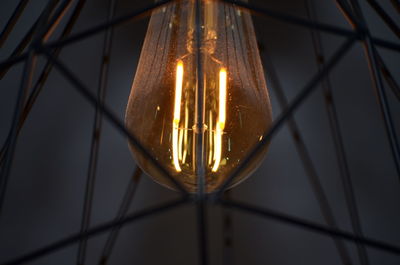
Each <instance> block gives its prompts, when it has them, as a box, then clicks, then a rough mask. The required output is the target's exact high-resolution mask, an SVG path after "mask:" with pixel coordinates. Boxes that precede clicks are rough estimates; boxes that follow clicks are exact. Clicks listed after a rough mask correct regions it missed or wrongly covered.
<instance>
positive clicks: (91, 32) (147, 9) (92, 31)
mask: <svg viewBox="0 0 400 265" xmlns="http://www.w3.org/2000/svg"><path fill="white" fill-rule="evenodd" d="M172 1H173V0H161V1H157V2H155V3H153V4H151V5H148V6H146V7H144V8H141V9H139V10H135V11H133V12H131V13H129V14H128V15H124V16H121V17H117V18H114V19H113V20H111V21H108V22H105V23H102V24H100V25H97V26H95V27H93V28H91V29H88V30H84V31H82V32H79V33H76V34H74V35H72V36H70V37H68V38H65V39H62V40H57V41H49V42H48V43H47V44H46V45H45V47H46V48H55V47H61V46H64V45H67V44H70V43H73V42H76V41H79V40H82V39H84V38H87V37H89V36H91V35H94V34H98V33H100V32H102V31H104V30H106V29H108V28H110V27H112V26H117V25H121V24H123V23H126V22H129V21H130V20H132V19H135V18H137V17H139V16H142V15H144V14H145V13H146V12H150V11H152V10H154V9H156V8H158V7H161V6H163V5H165V4H167V3H170V2H172Z"/></svg>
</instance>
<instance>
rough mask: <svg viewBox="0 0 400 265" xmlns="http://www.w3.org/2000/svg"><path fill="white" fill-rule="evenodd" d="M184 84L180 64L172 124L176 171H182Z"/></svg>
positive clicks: (173, 155) (178, 66) (177, 71)
mask: <svg viewBox="0 0 400 265" xmlns="http://www.w3.org/2000/svg"><path fill="white" fill-rule="evenodd" d="M182 84H183V63H182V61H179V62H178V65H177V66H176V81H175V103H174V120H173V122H172V157H173V163H174V166H175V169H176V171H178V172H180V171H182V169H181V167H180V166H179V159H178V130H179V121H180V116H181V97H182Z"/></svg>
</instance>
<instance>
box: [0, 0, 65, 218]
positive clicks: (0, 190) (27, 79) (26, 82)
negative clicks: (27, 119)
mask: <svg viewBox="0 0 400 265" xmlns="http://www.w3.org/2000/svg"><path fill="white" fill-rule="evenodd" d="M56 1H57V0H53V1H50V2H49V3H48V4H47V6H46V7H45V9H44V11H43V13H42V15H41V16H40V20H39V22H38V26H37V28H36V29H35V32H34V36H33V38H34V40H33V43H34V44H37V43H39V42H41V40H42V38H43V34H42V31H43V29H44V28H45V26H46V20H47V19H48V17H49V16H50V14H51V11H52V9H53V6H54V3H55V2H56ZM28 54H29V55H28V59H27V61H26V62H25V67H24V70H23V76H22V80H21V85H20V89H19V91H18V95H17V100H16V105H15V109H14V115H13V119H12V123H11V128H10V131H9V136H8V138H9V139H10V144H9V148H7V150H6V152H5V155H4V156H5V158H4V165H3V167H2V168H1V171H0V215H1V213H2V209H3V205H4V200H5V194H6V190H7V184H8V179H9V176H10V173H11V166H12V162H13V158H14V153H15V149H16V145H17V135H18V133H17V130H18V121H19V119H20V117H21V113H22V109H23V106H24V102H25V100H26V97H27V94H28V91H29V89H30V86H31V83H32V77H33V72H34V69H35V66H36V54H35V50H34V47H33V45H31V47H30V49H29V53H28Z"/></svg>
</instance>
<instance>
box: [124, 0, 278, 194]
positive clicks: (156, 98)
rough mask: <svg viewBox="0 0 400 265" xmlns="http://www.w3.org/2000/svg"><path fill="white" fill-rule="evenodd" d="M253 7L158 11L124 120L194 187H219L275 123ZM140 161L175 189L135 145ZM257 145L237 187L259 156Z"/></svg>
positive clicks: (209, 2) (206, 2) (200, 4)
mask: <svg viewBox="0 0 400 265" xmlns="http://www.w3.org/2000/svg"><path fill="white" fill-rule="evenodd" d="M271 117H272V115H271V107H270V100H269V95H268V91H267V87H266V83H265V78H264V74H263V68H262V65H261V60H260V57H259V52H258V49H257V42H256V37H255V33H254V28H253V24H252V20H251V16H250V14H249V13H247V12H245V11H243V10H241V9H238V8H236V7H234V6H233V5H231V4H226V3H222V2H219V1H215V0H180V1H174V2H172V3H170V4H168V5H165V6H163V7H161V8H158V9H156V10H155V11H153V13H152V15H151V18H150V22H149V26H148V30H147V34H146V37H145V41H144V44H143V48H142V52H141V55H140V60H139V64H138V67H137V71H136V75H135V78H134V81H133V85H132V90H131V93H130V96H129V101H128V106H127V109H126V117H125V119H126V126H127V128H128V129H129V131H130V132H131V133H132V134H134V135H135V136H136V137H137V138H138V139H139V141H140V142H141V143H142V144H143V146H144V147H146V148H147V149H148V150H149V151H150V152H151V154H152V155H153V156H154V157H155V158H156V160H157V161H158V162H159V163H161V164H162V165H163V166H164V167H165V168H166V169H167V170H168V171H169V173H170V174H171V176H172V177H174V178H176V179H177V180H178V181H180V182H181V183H182V184H183V186H184V187H186V188H187V190H188V191H190V192H195V191H196V190H197V182H198V177H199V176H202V175H203V176H204V177H205V181H206V191H207V192H212V191H214V190H215V189H217V188H218V187H219V186H220V185H221V184H222V183H223V182H224V180H226V179H227V178H228V177H229V174H230V173H231V172H232V170H233V169H234V168H235V167H237V166H238V165H239V163H240V162H241V160H242V159H243V158H244V157H245V156H246V155H247V154H248V153H249V151H250V150H252V149H253V148H254V146H255V145H256V144H257V143H258V142H259V141H260V140H261V139H262V136H263V134H264V133H265V132H266V130H268V129H269V127H270V125H271V122H272V118H271ZM130 148H131V150H132V152H133V154H134V156H135V158H136V161H137V163H138V165H139V166H140V167H141V168H142V169H143V171H144V172H146V173H147V174H148V175H150V176H151V177H152V178H153V179H154V180H155V181H156V182H158V183H160V184H162V185H165V186H167V187H170V188H173V185H172V183H170V182H169V181H168V179H166V178H165V177H164V176H162V174H161V173H160V172H159V170H158V169H157V168H156V167H155V166H154V165H153V164H152V163H151V162H149V161H148V160H147V159H146V158H145V157H144V156H143V155H142V154H141V153H140V152H139V151H138V150H136V149H135V147H134V146H133V145H130ZM266 149H267V147H265V148H264V149H263V150H262V151H260V152H259V153H258V154H257V155H256V157H255V158H254V160H253V161H252V162H251V163H249V164H248V165H246V168H245V170H243V171H242V172H241V174H240V175H239V176H237V177H236V179H234V181H233V182H232V186H233V185H235V184H237V183H239V182H240V181H242V180H243V179H245V178H246V177H247V176H249V175H250V174H251V173H252V172H253V171H254V170H255V169H256V168H257V167H258V166H259V164H260V163H261V160H262V158H263V157H264V155H265V153H266V151H267V150H266Z"/></svg>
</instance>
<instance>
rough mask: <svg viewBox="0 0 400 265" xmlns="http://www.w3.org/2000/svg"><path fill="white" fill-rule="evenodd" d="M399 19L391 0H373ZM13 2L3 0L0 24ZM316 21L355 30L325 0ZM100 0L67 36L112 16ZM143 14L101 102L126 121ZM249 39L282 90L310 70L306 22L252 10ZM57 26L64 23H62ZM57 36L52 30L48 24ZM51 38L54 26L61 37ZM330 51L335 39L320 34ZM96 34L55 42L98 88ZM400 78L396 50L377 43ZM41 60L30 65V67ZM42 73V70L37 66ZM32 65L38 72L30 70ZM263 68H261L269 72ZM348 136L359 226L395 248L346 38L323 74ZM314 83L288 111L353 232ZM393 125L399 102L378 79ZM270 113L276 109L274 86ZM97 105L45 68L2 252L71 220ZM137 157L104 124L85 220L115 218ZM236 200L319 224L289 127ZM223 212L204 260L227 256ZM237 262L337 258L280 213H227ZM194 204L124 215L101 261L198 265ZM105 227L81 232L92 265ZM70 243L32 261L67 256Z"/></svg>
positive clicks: (386, 189) (123, 6)
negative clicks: (338, 57) (133, 217)
mask: <svg viewBox="0 0 400 265" xmlns="http://www.w3.org/2000/svg"><path fill="white" fill-rule="evenodd" d="M46 2H47V1H45V0H35V1H31V2H30V3H29V5H28V7H27V9H26V12H25V14H24V15H23V16H22V18H21V20H20V21H19V23H18V24H17V25H16V28H15V31H14V32H13V33H12V34H11V36H10V39H9V40H8V41H7V42H6V44H5V45H4V46H3V47H2V48H1V53H0V56H1V57H0V58H1V59H5V58H7V56H8V55H9V54H10V53H11V51H12V50H13V48H14V47H15V45H16V43H18V41H19V40H20V39H21V38H22V36H23V35H24V34H25V32H26V31H27V30H28V28H29V27H30V26H31V25H32V23H33V21H35V19H36V18H37V16H38V15H39V14H40V12H41V11H42V9H43V7H44V5H45V4H46ZM118 2H119V3H118V8H117V15H122V14H126V13H127V12H129V11H130V10H135V9H137V8H139V7H140V6H144V5H145V4H146V1H138V0H137V1H132V0H130V1H128V0H120V1H118ZM251 2H252V3H257V4H259V5H261V6H266V7H270V8H273V9H275V10H279V11H282V12H286V13H289V14H292V15H296V16H300V17H306V12H305V8H304V2H303V1H295V0H292V1H291V0H280V1H272V0H268V1H267V0H259V1H251ZM360 2H362V6H363V8H364V9H363V10H364V13H365V15H366V18H367V19H368V25H369V26H370V27H371V30H372V33H373V34H374V35H376V36H379V37H383V38H385V39H388V40H392V41H397V42H398V39H396V37H395V36H394V35H393V34H392V33H391V32H390V31H389V30H388V29H387V28H386V27H385V25H384V24H383V23H382V22H381V21H380V19H379V17H377V15H376V14H374V12H373V11H372V10H371V9H370V8H369V7H368V6H367V5H366V4H365V1H362V0H360ZM379 2H380V3H381V4H382V5H383V6H384V7H385V9H386V10H387V12H388V13H389V14H390V15H391V16H392V17H393V18H394V20H395V21H396V22H397V23H400V19H399V14H398V13H396V12H395V10H394V9H393V8H392V6H391V5H390V1H389V0H382V1H379ZM17 3H18V1H15V0H2V1H1V2H0V28H2V27H4V25H5V23H6V21H7V20H8V18H9V17H10V15H11V14H12V12H13V10H14V8H15V7H16V5H17ZM314 4H315V7H316V11H317V15H318V19H319V20H320V21H323V22H326V23H330V24H333V25H340V26H343V27H345V28H348V29H350V27H349V25H348V24H347V22H346V21H345V20H344V18H343V17H342V15H341V13H340V12H339V11H338V9H337V8H336V6H335V4H334V1H330V0H324V1H316V0H315V1H314ZM107 6H108V1H105V0H91V1H88V3H87V5H86V6H85V8H84V10H83V12H82V15H81V17H80V19H79V21H78V23H77V26H76V27H75V29H74V31H73V32H78V31H80V30H83V29H87V28H90V27H91V26H94V25H97V24H98V23H100V22H103V21H105V20H106V18H107ZM147 21H148V20H147V18H143V19H141V20H136V21H134V22H132V23H126V24H123V25H122V26H119V27H118V28H116V30H115V35H114V43H113V50H112V59H111V68H110V76H109V82H108V86H107V101H106V103H107V105H108V106H109V107H111V108H112V109H113V111H114V112H115V113H116V114H117V115H118V116H119V117H120V118H121V119H123V117H124V111H125V107H126V102H127V99H128V95H129V90H130V86H131V83H132V78H133V75H134V73H135V68H136V64H137V61H138V57H139V53H140V49H141V45H142V42H143V38H144V35H145V32H146V26H147ZM254 23H255V26H256V30H257V33H258V36H257V37H258V40H259V41H260V42H261V43H262V45H263V46H264V47H266V48H267V49H268V54H269V56H268V57H267V56H265V53H262V54H261V56H262V59H263V61H265V60H270V61H271V62H272V63H273V64H274V65H275V67H276V69H277V71H278V74H279V77H280V79H281V82H282V84H283V87H284V90H285V93H286V94H287V96H288V97H289V99H291V98H293V97H294V96H295V95H296V94H297V93H298V92H299V91H300V89H301V87H302V86H303V85H304V84H305V83H306V82H307V81H308V80H309V79H310V78H311V77H312V76H313V74H314V73H315V72H316V70H317V68H316V64H315V58H314V54H313V49H312V45H311V44H312V43H311V37H310V32H309V30H307V29H305V28H301V27H297V26H293V25H288V24H284V23H281V22H277V21H275V20H272V19H267V18H260V17H254ZM61 25H62V24H61ZM56 33H57V32H56ZM56 35H57V34H56ZM322 38H323V45H324V49H325V51H326V53H327V55H328V57H329V55H331V54H332V53H333V52H334V50H335V49H337V47H338V46H339V45H340V44H341V43H342V42H343V38H342V37H337V36H333V35H329V34H325V33H324V34H322ZM102 43H103V35H102V34H97V35H95V36H93V37H90V38H88V39H86V40H83V41H79V42H77V43H74V44H72V45H69V46H67V47H66V48H64V49H63V51H62V54H61V56H60V58H61V59H62V61H63V62H65V63H66V64H67V65H68V67H70V69H72V70H73V72H74V73H75V74H76V75H77V76H78V77H79V78H80V80H82V82H84V83H85V84H86V85H88V86H89V87H90V88H91V89H92V90H93V91H96V88H97V83H98V75H99V68H100V54H101V49H102ZM379 51H380V52H381V55H382V56H383V58H384V59H385V61H386V63H387V65H388V66H389V67H390V69H391V71H392V74H393V75H394V76H395V78H397V81H398V82H400V78H399V77H400V54H396V53H394V52H391V51H387V50H383V49H379ZM44 62H45V61H44V59H43V58H41V59H40V61H39V68H38V69H41V67H42V66H43V63H44ZM21 71H22V64H19V65H17V66H15V67H13V68H12V70H11V71H10V72H9V73H8V75H7V76H6V77H5V78H4V79H3V80H1V82H0V86H1V89H0V124H1V125H0V143H2V142H3V141H4V140H5V138H6V136H7V133H8V130H9V127H10V124H11V118H12V114H13V108H14V104H15V99H16V93H17V90H18V87H19V84H20V78H21ZM37 72H39V71H37ZM37 72H36V73H37ZM266 75H267V77H268V73H266ZM330 77H331V79H332V83H333V89H334V92H333V93H334V99H335V101H336V103H337V107H338V116H339V119H340V128H341V129H342V133H343V135H344V142H345V145H346V153H347V155H348V162H349V165H350V173H351V178H352V181H353V184H354V187H355V194H356V201H357V206H358V209H359V215H360V218H361V224H362V229H363V231H364V234H365V235H367V236H369V237H372V238H376V239H379V240H383V241H386V242H389V243H392V244H396V245H400V225H399V224H400V211H399V205H400V192H399V191H400V185H399V179H398V177H397V176H396V172H395V167H394V164H393V160H392V158H391V153H390V149H389V145H388V140H387V138H386V135H385V132H384V127H383V122H382V119H381V115H380V112H379V107H378V105H377V100H376V97H375V94H374V90H373V87H372V85H371V79H370V77H369V73H368V67H367V64H366V60H365V57H364V53H363V49H362V46H361V45H360V44H357V45H355V46H354V47H353V48H352V50H351V51H350V53H349V54H348V55H347V56H346V57H345V59H344V60H342V61H341V62H340V63H339V64H338V66H337V67H336V68H335V69H334V71H333V72H332V74H331V75H330ZM321 91H322V90H321V89H319V90H317V91H316V92H315V93H313V94H312V96H311V97H310V98H309V99H307V100H306V101H305V104H303V105H302V106H301V107H300V108H299V110H298V111H297V112H296V115H295V118H296V120H297V121H298V123H299V124H300V129H301V131H302V133H303V136H304V138H305V142H306V144H307V146H308V148H309V150H310V152H311V156H312V159H313V161H314V163H315V165H316V168H317V171H318V173H319V175H320V176H321V179H322V180H321V181H322V184H323V186H324V189H325V190H326V193H327V195H328V199H329V202H330V204H331V206H332V208H333V210H334V214H335V218H336V219H337V222H338V225H339V227H340V228H341V229H344V230H347V231H351V224H350V218H349V214H348V211H347V208H346V204H345V199H344V194H343V188H342V184H341V181H340V178H339V171H338V167H337V161H336V158H335V153H334V148H333V143H332V136H331V133H330V130H329V124H328V119H327V114H326V111H325V106H324V102H323V95H322V92H321ZM386 91H387V94H388V97H389V104H390V107H391V109H392V113H393V118H394V122H395V125H396V128H397V130H400V118H399V117H400V116H399V114H400V104H399V103H398V101H396V99H395V97H394V94H393V93H392V92H391V91H390V90H389V89H387V90H386ZM270 93H271V99H272V107H273V112H274V116H275V117H276V116H277V115H278V114H279V113H280V108H279V105H278V104H277V101H276V98H275V95H274V93H273V92H272V90H270ZM93 118H94V110H93V108H92V107H91V105H89V104H88V103H87V102H86V101H85V99H83V98H82V97H81V95H80V94H78V93H77V92H76V90H74V88H73V87H72V86H71V84H70V83H69V82H68V81H67V80H66V79H64V78H63V77H62V76H61V75H60V73H59V72H58V71H57V70H54V71H53V72H52V73H51V75H50V78H49V80H48V82H47V84H46V85H45V87H44V89H43V92H42V94H41V95H40V97H39V99H38V100H37V104H36V105H35V106H34V108H33V110H32V112H31V114H30V116H29V118H28V119H27V121H26V123H25V126H24V128H23V130H22V132H21V134H20V137H19V141H18V146H17V151H16V156H15V160H14V163H13V168H12V174H11V176H10V181H9V185H8V190H7V195H6V203H5V205H4V210H3V215H2V217H1V219H0V262H2V261H6V260H9V259H12V258H14V257H17V256H18V255H21V254H23V253H26V252H29V251H32V250H34V249H36V248H38V247H41V246H44V245H46V244H48V243H51V242H53V241H55V240H58V239H61V238H63V237H65V236H67V235H71V234H73V233H76V232H77V231H79V229H80V222H81V213H82V207H83V206H82V205H83V198H84V189H85V183H86V174H87V168H88V162H89V150H90V143H91V135H92V126H93ZM134 167H135V163H134V161H133V160H132V157H131V154H130V152H129V149H128V145H127V141H126V139H125V137H123V136H121V135H120V134H119V132H117V131H116V130H115V129H114V128H113V126H112V125H111V124H110V123H109V122H108V121H106V122H104V127H103V133H102V138H101V147H100V157H99V166H98V174H97V181H96V190H95V196H94V206H93V218H92V225H96V224H100V223H102V222H105V221H108V220H111V219H112V218H113V217H114V216H115V214H116V211H117V209H118V207H119V203H120V201H121V198H122V195H123V193H124V191H125V189H126V185H127V184H128V182H129V178H130V177H131V174H132V171H133V169H134ZM176 197H177V194H176V193H175V192H173V191H170V190H167V189H165V188H163V187H161V186H159V185H157V184H155V183H154V182H153V181H151V180H150V179H149V178H148V177H143V178H142V180H141V183H140V186H139V188H138V191H137V194H136V196H135V198H134V201H133V203H132V206H131V210H130V211H131V212H132V211H135V210H137V209H142V208H144V207H146V206H151V205H156V204H158V203H160V202H165V201H167V200H169V199H171V198H176ZM232 197H233V198H235V199H238V200H242V201H246V202H249V203H252V204H255V205H258V206H262V207H265V208H270V209H274V210H278V211H280V212H284V213H287V214H290V215H293V216H297V217H301V218H304V219H307V220H310V221H314V222H318V223H322V224H324V223H325V222H324V220H323V218H322V215H321V213H320V211H319V208H318V204H317V201H316V197H315V195H314V194H313V192H312V189H311V186H310V184H309V182H308V179H307V177H306V174H305V172H304V169H303V166H302V164H301V161H300V159H299V156H298V154H297V152H296V149H295V146H294V142H293V140H292V139H291V137H290V135H289V133H288V129H287V128H286V127H284V128H283V129H281V130H280V131H279V133H278V134H277V135H276V137H274V140H273V142H272V144H271V146H270V150H269V152H268V155H267V157H266V159H265V160H264V162H263V164H262V166H261V167H260V168H259V170H258V171H257V172H256V173H255V174H254V176H252V177H251V178H249V179H248V180H247V181H245V182H244V183H242V184H241V185H239V186H238V187H236V188H234V189H233V190H232ZM221 213H222V211H221V208H220V207H219V206H210V207H209V219H208V221H209V231H208V232H209V243H210V248H209V250H210V259H211V263H212V264H221V263H222V246H223V244H222V234H221V230H222V222H221V220H222V219H221V216H222V215H221ZM233 229H234V231H233V242H234V252H233V257H234V264H254V265H256V264H282V265H283V264H327V265H328V264H329V265H330V264H332V265H333V264H340V262H341V261H340V259H339V256H338V254H337V251H336V248H335V247H334V244H333V241H332V240H331V239H330V238H329V237H326V236H322V235H318V234H315V233H311V232H308V231H304V230H302V229H299V228H297V227H291V226H288V225H285V224H279V223H276V222H275V221H270V220H267V219H263V218H260V217H258V216H253V215H248V214H244V213H240V212H233ZM196 233H197V231H196V222H195V209H194V207H193V206H190V205H188V206H183V207H180V208H177V209H175V210H172V211H170V212H168V213H164V214H161V215H158V216H156V217H152V218H148V219H145V220H142V221H139V222H137V223H134V224H130V225H127V226H126V227H124V228H123V229H122V230H121V233H120V237H119V239H118V241H117V244H116V246H115V249H114V252H113V255H112V257H111V261H110V264H121V265H122V264H160V263H162V264H197V263H198V262H197V258H198V253H197V234H196ZM106 235H107V234H103V235H101V236H97V237H94V238H93V239H90V240H89V247H88V257H87V264H97V262H98V259H99V255H100V252H101V250H102V248H103V245H104V242H105V239H106ZM346 245H347V246H348V249H349V251H350V253H351V255H352V260H353V264H359V261H358V257H357V255H356V251H355V250H356V248H355V245H354V244H351V243H346ZM77 249H78V248H77V244H75V245H73V246H70V247H67V248H65V249H63V250H61V251H57V252H55V253H54V254H51V255H48V256H46V257H44V258H41V259H39V260H36V261H34V262H32V263H30V264H38V265H39V264H74V263H76V253H77ZM367 250H368V256H369V258H370V263H371V264H388V265H389V264H393V265H394V264H400V257H398V256H395V255H392V254H387V253H384V252H381V251H378V250H375V249H371V248H367Z"/></svg>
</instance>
